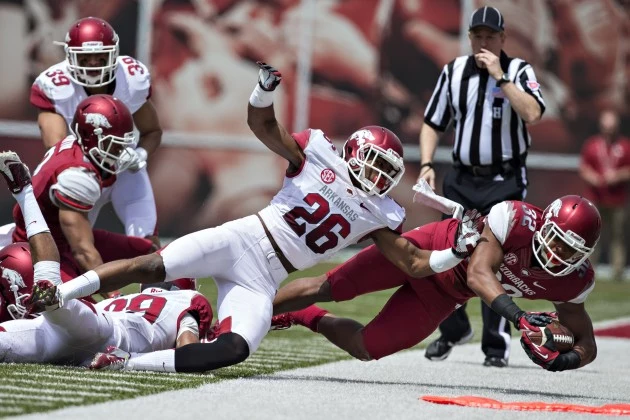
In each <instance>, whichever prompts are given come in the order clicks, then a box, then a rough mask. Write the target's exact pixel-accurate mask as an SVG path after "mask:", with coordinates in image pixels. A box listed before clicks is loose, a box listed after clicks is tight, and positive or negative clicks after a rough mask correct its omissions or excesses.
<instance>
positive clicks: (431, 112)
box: [424, 63, 453, 131]
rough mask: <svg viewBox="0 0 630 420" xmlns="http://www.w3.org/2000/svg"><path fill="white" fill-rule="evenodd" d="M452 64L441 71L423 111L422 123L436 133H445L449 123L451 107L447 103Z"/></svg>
mask: <svg viewBox="0 0 630 420" xmlns="http://www.w3.org/2000/svg"><path fill="white" fill-rule="evenodd" d="M452 68H453V66H452V63H451V64H447V65H445V66H444V68H443V69H442V73H441V74H440V78H439V79H438V82H437V85H436V86H435V90H434V91H433V95H432V96H431V100H430V101H429V103H428V104H427V107H426V110H425V111H424V122H425V123H426V124H427V125H429V126H431V127H433V128H434V129H436V130H438V131H445V130H446V127H447V126H448V124H449V122H450V121H451V106H450V102H449V69H452Z"/></svg>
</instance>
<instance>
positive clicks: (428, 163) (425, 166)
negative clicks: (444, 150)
mask: <svg viewBox="0 0 630 420" xmlns="http://www.w3.org/2000/svg"><path fill="white" fill-rule="evenodd" d="M422 168H431V169H433V162H426V163H423V164H422V165H420V169H422Z"/></svg>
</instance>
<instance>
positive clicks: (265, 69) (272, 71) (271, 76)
mask: <svg viewBox="0 0 630 420" xmlns="http://www.w3.org/2000/svg"><path fill="white" fill-rule="evenodd" d="M256 64H258V67H260V71H259V72H258V85H259V86H260V87H261V88H262V90H264V91H267V92H271V91H272V90H274V89H275V88H276V87H277V86H278V85H279V84H280V81H282V73H280V72H279V71H278V70H277V69H276V68H275V67H272V66H270V65H269V64H267V63H263V62H262V61H257V62H256Z"/></svg>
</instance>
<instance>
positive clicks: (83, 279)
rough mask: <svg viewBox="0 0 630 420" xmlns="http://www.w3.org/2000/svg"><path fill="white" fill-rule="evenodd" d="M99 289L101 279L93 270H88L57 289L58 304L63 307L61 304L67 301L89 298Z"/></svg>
mask: <svg viewBox="0 0 630 420" xmlns="http://www.w3.org/2000/svg"><path fill="white" fill-rule="evenodd" d="M100 288H101V279H100V278H99V277H98V274H96V272H95V271H94V270H90V271H88V272H87V273H85V274H83V275H81V276H79V277H76V278H74V279H72V280H70V281H69V282H66V283H64V284H62V285H60V286H59V287H58V288H57V290H58V292H59V298H60V301H61V302H59V303H60V304H61V305H62V306H63V303H64V302H67V301H69V300H70V299H77V298H81V297H85V296H90V295H92V294H94V293H96V292H97V291H98V289H100Z"/></svg>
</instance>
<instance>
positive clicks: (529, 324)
mask: <svg viewBox="0 0 630 420" xmlns="http://www.w3.org/2000/svg"><path fill="white" fill-rule="evenodd" d="M555 315H556V313H555V312H551V313H549V312H521V313H520V314H519V315H517V317H516V322H515V323H514V325H515V326H516V328H518V329H519V330H521V331H540V328H539V327H545V326H547V325H548V324H551V323H552V322H553V321H554V320H557V319H558V317H557V316H555Z"/></svg>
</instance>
